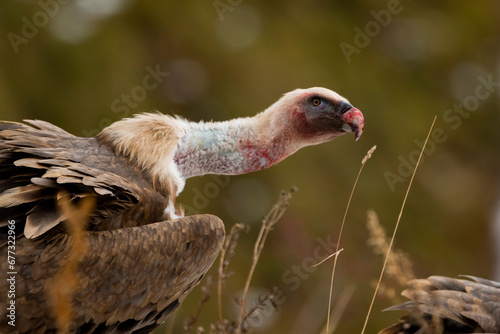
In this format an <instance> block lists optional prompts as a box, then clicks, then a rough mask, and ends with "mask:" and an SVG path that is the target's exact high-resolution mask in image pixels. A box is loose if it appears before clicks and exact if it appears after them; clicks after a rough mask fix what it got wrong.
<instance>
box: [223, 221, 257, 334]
mask: <svg viewBox="0 0 500 334" xmlns="http://www.w3.org/2000/svg"><path fill="white" fill-rule="evenodd" d="M248 229H249V226H248V225H244V224H234V225H233V226H232V227H231V230H230V231H229V234H228V235H227V237H226V240H225V242H224V247H223V248H222V251H221V254H220V259H219V269H218V280H217V302H218V308H219V323H221V324H222V323H224V317H223V316H222V284H223V283H224V281H225V280H226V278H227V277H228V276H229V274H227V273H226V272H225V269H226V268H227V267H228V265H229V262H230V261H231V259H232V257H233V256H234V250H235V248H236V244H237V241H238V238H239V236H240V232H241V231H242V230H246V231H248ZM226 254H227V256H226ZM222 332H223V333H224V334H225V333H226V329H225V328H224V327H223V328H222Z"/></svg>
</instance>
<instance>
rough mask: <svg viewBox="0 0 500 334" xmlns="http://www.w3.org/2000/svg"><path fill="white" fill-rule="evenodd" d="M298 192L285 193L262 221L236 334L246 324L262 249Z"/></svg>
mask: <svg viewBox="0 0 500 334" xmlns="http://www.w3.org/2000/svg"><path fill="white" fill-rule="evenodd" d="M295 191H297V189H296V188H292V189H291V190H290V191H289V192H285V191H283V192H282V193H281V196H280V198H279V200H278V202H277V203H276V204H275V205H274V206H273V207H272V209H271V210H270V211H269V213H268V214H267V215H266V216H265V217H264V219H263V220H262V226H261V229H260V232H259V236H258V237H257V240H256V241H255V245H254V250H253V256H252V264H251V266H250V271H249V272H248V277H247V280H246V282H245V287H244V288H243V294H242V296H241V314H240V320H239V322H238V327H237V328H236V331H235V333H236V334H240V333H241V328H242V325H243V323H244V320H245V319H247V313H248V312H247V310H246V297H247V293H248V288H249V287H250V282H251V280H252V277H253V273H254V271H255V267H256V266H257V262H258V261H259V258H260V254H261V253H262V249H263V248H264V244H265V242H266V239H267V236H268V234H269V232H270V231H271V230H272V228H273V227H274V225H275V224H276V223H277V222H278V221H279V220H280V218H281V217H282V216H283V214H284V213H285V211H286V209H287V207H288V201H289V200H290V198H291V197H292V193H294V192H295Z"/></svg>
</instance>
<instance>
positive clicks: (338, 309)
mask: <svg viewBox="0 0 500 334" xmlns="http://www.w3.org/2000/svg"><path fill="white" fill-rule="evenodd" d="M354 290H355V287H354V284H350V285H347V286H345V287H344V289H343V290H342V291H341V292H340V296H339V298H338V299H337V302H336V303H335V306H334V307H333V309H332V313H331V314H330V317H331V321H330V323H329V324H328V325H329V327H328V329H327V328H326V325H325V326H324V327H323V329H322V330H321V331H320V333H321V332H325V333H327V334H332V333H333V332H334V331H335V329H337V326H338V325H339V323H340V319H341V318H342V314H344V311H345V310H346V308H347V304H348V303H349V301H350V300H351V298H352V295H353V294H354Z"/></svg>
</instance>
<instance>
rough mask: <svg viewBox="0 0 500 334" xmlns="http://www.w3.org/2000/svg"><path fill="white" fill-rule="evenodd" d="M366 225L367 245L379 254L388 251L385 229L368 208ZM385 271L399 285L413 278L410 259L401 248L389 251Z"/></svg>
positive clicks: (388, 241) (388, 243)
mask: <svg viewBox="0 0 500 334" xmlns="http://www.w3.org/2000/svg"><path fill="white" fill-rule="evenodd" d="M366 226H367V228H368V232H369V233H370V237H369V238H368V245H369V246H371V247H373V251H374V252H375V253H376V254H381V255H385V254H387V253H389V245H390V239H389V238H388V237H387V235H386V233H385V229H384V228H383V227H382V226H381V225H380V222H379V219H378V216H377V214H376V213H375V211H373V210H368V214H367V221H366ZM386 273H387V275H389V276H391V277H392V278H394V279H395V280H396V281H397V282H398V284H399V285H401V286H404V285H405V284H406V282H408V281H410V280H412V279H414V278H415V275H414V274H413V269H412V265H411V261H410V259H409V257H408V255H407V254H405V253H403V252H402V251H401V250H394V251H392V252H391V255H390V256H389V258H388V260H387V268H386Z"/></svg>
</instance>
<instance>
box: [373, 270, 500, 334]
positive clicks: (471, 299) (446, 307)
mask: <svg viewBox="0 0 500 334" xmlns="http://www.w3.org/2000/svg"><path fill="white" fill-rule="evenodd" d="M464 278H467V279H456V278H449V277H442V276H431V277H429V278H427V279H415V280H411V281H409V282H408V284H407V288H406V290H404V291H403V293H402V295H403V296H405V297H407V298H409V299H410V301H408V302H406V303H404V304H400V305H396V306H392V307H390V308H388V309H387V310H403V311H406V312H407V315H405V316H403V317H402V318H401V319H400V320H399V322H398V323H396V324H394V325H393V326H391V327H389V328H386V329H384V330H382V331H381V332H380V333H379V334H442V333H500V283H499V282H494V281H490V280H487V279H484V278H479V277H474V276H464Z"/></svg>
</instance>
